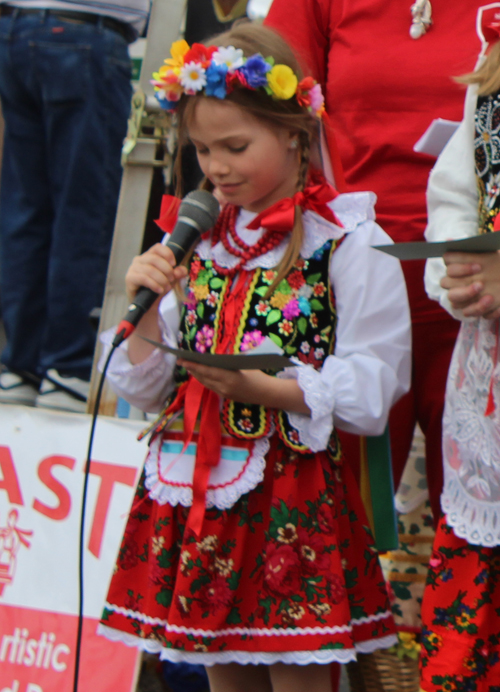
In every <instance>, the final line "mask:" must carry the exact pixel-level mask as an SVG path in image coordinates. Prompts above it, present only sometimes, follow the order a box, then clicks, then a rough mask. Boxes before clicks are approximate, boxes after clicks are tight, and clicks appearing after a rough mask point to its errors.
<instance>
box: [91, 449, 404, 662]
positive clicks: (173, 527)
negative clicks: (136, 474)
mask: <svg viewBox="0 0 500 692" xmlns="http://www.w3.org/2000/svg"><path fill="white" fill-rule="evenodd" d="M143 480H144V479H142V480H141V482H140V484H139V487H138V490H137V493H136V499H135V501H134V508H135V509H133V511H132V512H131V515H130V518H129V521H128V524H127V527H126V531H125V535H124V538H123V542H122V545H121V548H120V552H119V556H118V561H117V565H116V570H115V573H114V576H113V578H112V582H111V586H110V589H109V594H108V599H107V603H106V608H105V611H104V614H103V617H102V625H103V627H101V631H102V633H103V634H105V635H106V636H109V637H110V638H113V639H117V640H121V641H124V642H125V643H128V644H130V645H136V646H140V647H141V648H142V649H144V650H147V651H154V652H159V653H160V654H161V656H162V658H166V659H170V660H174V661H178V660H185V661H189V662H198V663H204V664H205V665H210V664H213V663H219V662H220V663H224V662H234V661H235V662H239V663H274V662H277V661H283V662H289V663H303V664H306V663H329V662H331V661H340V662H343V663H345V662H347V661H349V660H353V659H354V658H355V651H356V650H358V651H361V652H369V651H373V650H374V649H376V648H380V647H387V646H391V645H392V644H393V643H394V642H395V638H394V636H393V635H394V632H395V628H394V623H393V620H392V615H391V612H390V605H389V602H388V598H387V594H386V590H385V585H384V578H383V576H382V572H381V569H380V566H379V562H378V556H377V553H376V550H375V548H374V547H373V540H372V537H371V533H370V530H369V528H368V525H367V521H366V517H365V513H364V509H363V506H362V504H361V500H360V497H359V491H358V488H357V486H356V484H355V481H354V480H353V477H352V474H351V473H350V471H349V469H347V468H344V467H342V466H341V465H338V464H336V463H335V462H333V461H332V460H331V459H330V457H329V456H328V455H327V453H318V454H309V455H305V456H304V455H299V454H296V453H294V452H292V451H291V450H290V449H288V448H286V447H285V446H284V445H282V443H281V442H277V441H276V440H273V442H272V444H271V451H270V452H269V455H268V459H267V466H266V473H265V478H264V481H263V482H262V483H261V484H260V485H258V486H257V487H256V488H255V489H254V490H252V491H251V492H249V493H248V494H246V495H243V496H242V497H241V498H240V499H239V500H238V501H237V502H236V504H235V505H233V507H231V508H230V509H229V510H219V509H216V508H211V509H207V510H206V513H205V517H204V522H203V527H202V533H201V535H200V536H199V537H195V536H194V535H193V534H191V535H186V534H187V533H188V532H185V531H184V528H185V525H186V519H187V516H188V513H189V509H190V508H185V507H182V506H179V505H178V506H175V507H172V506H170V505H168V504H165V505H159V504H158V503H157V502H155V501H152V500H151V499H150V498H149V496H148V495H147V490H146V489H145V488H144V484H143Z"/></svg>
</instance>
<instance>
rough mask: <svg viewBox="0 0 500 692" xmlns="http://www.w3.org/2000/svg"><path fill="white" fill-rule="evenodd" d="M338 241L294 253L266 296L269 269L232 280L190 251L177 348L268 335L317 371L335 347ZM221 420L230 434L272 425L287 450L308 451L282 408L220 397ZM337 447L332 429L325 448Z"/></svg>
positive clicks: (213, 348)
mask: <svg viewBox="0 0 500 692" xmlns="http://www.w3.org/2000/svg"><path fill="white" fill-rule="evenodd" d="M340 242H341V240H340V241H339V240H337V241H332V240H329V241H328V242H327V243H325V244H324V245H323V246H322V247H321V248H319V249H318V250H317V252H316V253H315V254H314V255H313V256H312V257H311V258H310V259H307V260H305V259H302V258H299V259H298V260H297V262H296V264H295V266H294V267H293V268H292V269H291V271H290V272H289V273H288V275H287V276H286V277H285V278H284V279H283V280H282V281H281V282H280V284H279V285H278V286H277V287H276V288H275V289H274V290H273V292H272V294H271V295H269V296H268V292H269V288H270V286H271V284H272V283H273V281H274V279H275V277H276V271H275V270H273V269H267V270H266V269H264V270H263V269H261V268H257V269H255V270H252V271H249V272H242V273H241V274H240V277H239V278H238V277H237V280H235V281H234V283H233V279H232V278H231V277H228V276H222V275H220V274H218V273H217V270H216V268H215V267H214V264H213V262H212V261H211V260H202V259H200V257H199V256H198V255H196V254H195V255H194V257H193V261H192V262H191V266H190V279H189V287H188V294H187V298H186V301H185V305H184V309H183V312H182V317H181V326H180V337H179V346H180V348H184V349H187V350H191V351H199V352H210V353H216V352H226V353H240V352H245V351H248V350H251V349H253V348H255V347H256V346H258V345H259V344H260V343H261V342H262V341H263V340H264V338H265V337H266V336H268V337H269V338H270V339H272V340H273V341H274V342H275V343H276V344H277V345H278V346H280V347H281V348H282V349H283V350H284V352H285V353H286V355H288V356H295V357H296V358H298V359H299V360H301V361H302V362H303V363H306V364H310V365H312V366H313V367H314V368H315V369H317V370H319V369H320V368H321V367H322V365H323V362H324V361H325V359H326V357H327V356H329V355H330V354H332V353H333V351H334V348H335V332H336V323H337V314H336V309H335V297H334V295H333V289H332V285H331V282H330V279H329V266H330V258H331V254H332V253H333V252H334V251H335V249H336V248H337V247H338V245H339V243H340ZM238 286H240V288H238ZM235 292H236V295H235ZM225 324H227V325H228V327H229V328H228V329H227V330H225V329H224V326H225ZM226 331H227V332H228V333H226ZM229 332H230V334H229ZM270 374H274V372H273V373H271V372H270ZM186 378H187V373H186V371H185V370H183V369H181V368H178V369H177V372H176V382H177V384H178V385H180V384H181V383H182V382H183V381H185V380H186ZM222 418H223V423H224V427H225V429H226V431H227V432H228V433H229V434H230V435H233V436H234V437H237V438H241V439H247V440H254V439H257V438H260V437H263V436H265V435H267V434H269V432H270V431H271V429H272V427H273V425H274V426H275V427H276V429H277V432H278V434H279V437H280V438H281V440H282V441H283V442H284V443H285V444H286V445H287V446H288V447H290V448H292V449H293V450H295V451H297V452H301V453H306V452H308V451H309V450H308V448H307V447H305V446H304V445H303V444H301V442H300V439H299V434H298V431H297V430H296V429H295V428H293V426H292V425H291V424H290V422H289V419H288V415H287V414H286V412H285V411H274V410H273V411H271V410H268V409H266V408H265V407H264V406H258V405H253V404H242V403H239V402H236V401H230V400H225V401H224V402H223V408H222ZM338 451H339V446H338V443H337V439H336V434H335V433H334V435H333V438H332V440H331V444H330V452H331V453H332V454H333V456H336V455H337V453H338Z"/></svg>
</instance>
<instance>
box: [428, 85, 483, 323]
mask: <svg viewBox="0 0 500 692" xmlns="http://www.w3.org/2000/svg"><path fill="white" fill-rule="evenodd" d="M476 100H477V97H476V94H475V91H474V89H472V88H469V90H468V92H467V98H466V102H465V113H464V120H463V122H462V123H461V125H460V127H459V128H458V130H457V131H456V133H455V134H454V135H453V137H452V138H451V139H450V141H449V142H448V144H447V145H446V147H445V148H444V150H443V152H442V153H441V155H440V156H439V158H438V160H437V162H436V165H435V166H434V168H433V169H432V171H431V174H430V177H429V184H428V188H427V207H428V225H427V229H426V232H425V237H426V238H427V240H428V241H443V240H457V239H459V238H468V237H473V236H475V235H477V233H478V193H477V183H476V175H475V164H474V113H475V108H476ZM452 271H453V270H452ZM446 275H447V267H446V264H445V261H444V259H441V258H433V259H430V260H427V263H426V267H425V288H426V291H427V293H428V295H429V297H430V298H432V299H433V300H437V301H438V302H439V303H440V304H441V305H442V307H443V308H444V309H445V310H447V311H448V312H449V313H450V314H452V315H453V316H454V317H456V318H457V319H463V317H464V315H463V314H462V313H461V311H460V310H457V309H456V308H455V307H454V305H453V304H452V303H451V302H450V295H449V291H448V289H447V288H445V287H444V286H443V285H442V283H441V282H442V280H443V279H444V278H445V277H446ZM451 298H452V299H453V294H452V295H451Z"/></svg>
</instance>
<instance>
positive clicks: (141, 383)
mask: <svg viewBox="0 0 500 692" xmlns="http://www.w3.org/2000/svg"><path fill="white" fill-rule="evenodd" d="M158 315H159V321H160V327H161V332H162V341H163V343H165V344H167V345H168V346H172V347H174V348H177V333H178V331H179V323H180V306H179V303H178V301H177V298H176V295H175V292H174V291H171V292H170V293H168V294H167V295H166V296H165V297H164V298H163V299H162V301H161V302H160V306H159V311H158ZM114 335H115V329H114V328H113V329H108V330H107V331H105V332H103V333H102V334H101V341H102V343H103V344H104V350H103V354H102V356H101V358H100V361H99V365H98V367H99V369H100V370H101V371H102V368H103V367H104V362H105V360H106V358H107V357H108V354H109V351H110V349H111V342H112V341H113V337H114ZM175 361H176V358H175V356H173V355H171V354H169V353H166V352H165V351H161V350H160V349H158V348H157V349H155V350H154V351H153V353H152V354H151V355H150V356H149V357H148V358H147V359H146V360H144V361H142V363H137V364H136V365H132V363H131V362H130V360H129V358H128V342H127V341H124V342H123V343H122V344H121V345H120V346H119V347H118V348H117V349H116V351H115V353H114V354H113V356H112V358H111V362H110V364H109V367H108V372H107V380H108V382H109V384H110V386H111V388H112V390H113V391H114V392H115V393H116V394H117V395H118V396H120V397H122V398H123V399H125V400H126V401H128V402H129V403H130V404H132V406H135V407H137V408H138V409H140V410H141V411H149V412H157V411H160V410H161V408H162V406H163V404H164V403H165V400H166V398H167V396H168V394H169V393H170V392H171V391H172V389H173V384H174V383H173V374H174V368H175Z"/></svg>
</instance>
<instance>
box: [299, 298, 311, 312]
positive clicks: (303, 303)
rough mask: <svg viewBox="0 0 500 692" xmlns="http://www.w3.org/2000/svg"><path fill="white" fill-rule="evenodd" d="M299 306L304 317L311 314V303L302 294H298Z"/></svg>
mask: <svg viewBox="0 0 500 692" xmlns="http://www.w3.org/2000/svg"><path fill="white" fill-rule="evenodd" d="M299 308H300V312H301V313H302V314H303V315H305V316H306V317H309V315H310V314H311V305H310V303H309V301H308V300H307V298H304V296H299Z"/></svg>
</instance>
